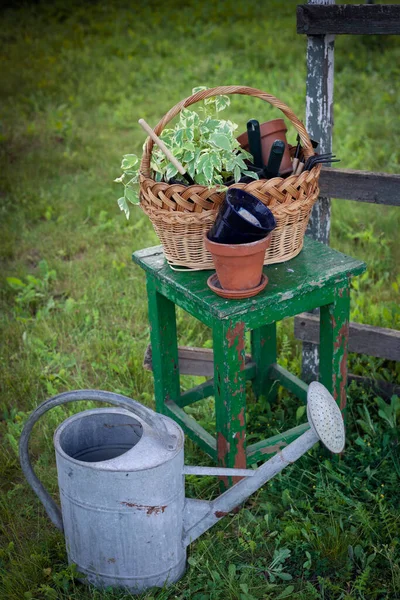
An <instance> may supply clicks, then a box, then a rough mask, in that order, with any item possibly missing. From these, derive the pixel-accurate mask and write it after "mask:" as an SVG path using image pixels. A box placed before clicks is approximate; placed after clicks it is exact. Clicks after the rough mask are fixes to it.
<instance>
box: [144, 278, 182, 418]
mask: <svg viewBox="0 0 400 600" xmlns="http://www.w3.org/2000/svg"><path fill="white" fill-rule="evenodd" d="M147 298H148V303H149V321H150V340H151V347H152V349H153V359H152V360H153V375H154V393H155V400H156V410H157V412H159V413H162V414H165V402H166V401H167V400H169V399H174V398H177V397H179V395H180V382H179V362H178V342H177V335H176V317H175V305H174V304H173V303H172V302H171V301H170V300H168V299H167V298H165V296H162V295H161V294H159V293H158V292H157V290H156V289H155V285H154V280H153V278H152V277H150V276H149V275H148V277H147Z"/></svg>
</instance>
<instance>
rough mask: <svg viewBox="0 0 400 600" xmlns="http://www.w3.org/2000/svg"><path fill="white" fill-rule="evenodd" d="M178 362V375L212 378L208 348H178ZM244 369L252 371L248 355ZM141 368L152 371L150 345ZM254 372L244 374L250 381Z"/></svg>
mask: <svg viewBox="0 0 400 600" xmlns="http://www.w3.org/2000/svg"><path fill="white" fill-rule="evenodd" d="M178 361H179V373H180V375H199V376H203V377H214V352H213V351H212V350H211V349H210V348H192V347H190V346H178ZM245 365H246V366H245V369H246V371H247V369H254V363H253V362H252V359H251V356H250V354H246V356H245ZM143 367H144V369H146V370H147V371H152V369H153V365H152V352H151V344H149V345H148V346H147V348H146V351H145V354H144V360H143ZM253 376H254V370H253V371H250V372H249V374H247V373H246V377H247V379H252V377H253Z"/></svg>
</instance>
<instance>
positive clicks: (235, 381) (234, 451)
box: [213, 321, 246, 491]
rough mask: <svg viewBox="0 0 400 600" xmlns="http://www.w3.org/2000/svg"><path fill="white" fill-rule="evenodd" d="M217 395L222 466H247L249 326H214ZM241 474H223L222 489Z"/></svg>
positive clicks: (241, 324)
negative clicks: (246, 350)
mask: <svg viewBox="0 0 400 600" xmlns="http://www.w3.org/2000/svg"><path fill="white" fill-rule="evenodd" d="M213 345H214V395H215V416H216V431H217V456H218V465H220V466H224V467H236V468H238V469H244V468H246V414H245V413H246V380H245V377H244V373H245V371H244V366H245V326H244V323H243V322H239V323H236V324H235V325H233V324H231V323H228V322H226V321H219V322H217V323H216V324H215V325H214V327H213ZM239 479H240V478H238V477H221V478H220V481H221V483H220V487H221V491H223V490H225V489H226V488H227V487H229V486H230V485H232V483H236V481H238V480H239Z"/></svg>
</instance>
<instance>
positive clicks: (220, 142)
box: [210, 133, 231, 151]
mask: <svg viewBox="0 0 400 600" xmlns="http://www.w3.org/2000/svg"><path fill="white" fill-rule="evenodd" d="M210 142H211V143H212V144H214V145H215V146H217V148H222V149H223V150H228V151H230V150H231V143H230V141H229V138H228V136H226V135H224V134H223V133H213V135H211V136H210Z"/></svg>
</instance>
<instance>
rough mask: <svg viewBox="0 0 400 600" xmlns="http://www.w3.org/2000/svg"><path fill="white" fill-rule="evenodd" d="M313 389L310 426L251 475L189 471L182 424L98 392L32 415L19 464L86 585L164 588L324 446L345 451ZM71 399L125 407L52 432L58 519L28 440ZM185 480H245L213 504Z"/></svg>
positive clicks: (78, 418) (332, 408)
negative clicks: (261, 495) (223, 528)
mask: <svg viewBox="0 0 400 600" xmlns="http://www.w3.org/2000/svg"><path fill="white" fill-rule="evenodd" d="M310 388H311V392H310V393H309V403H310V404H309V418H310V426H311V428H310V429H309V430H308V431H306V432H305V433H304V434H303V435H301V436H300V437H299V438H298V439H297V440H295V441H294V442H292V443H291V444H289V445H288V446H286V447H285V448H284V449H283V450H281V451H279V452H278V453H277V454H276V455H275V456H274V457H273V458H272V459H270V460H269V461H268V462H266V463H265V464H263V465H262V466H261V467H259V468H258V469H255V470H249V469H231V470H230V469H226V468H221V469H219V468H212V467H211V468H209V467H191V466H186V467H185V466H184V453H183V444H184V434H183V431H182V429H181V428H180V427H179V425H178V424H177V423H175V422H174V421H173V420H172V419H169V418H168V417H165V416H160V415H155V413H153V411H149V410H148V409H146V408H145V407H143V406H141V405H139V406H140V410H138V409H137V404H138V403H136V402H134V401H133V400H130V399H127V398H125V397H124V396H118V395H116V394H111V393H107V392H96V391H94V390H92V391H87V390H86V391H82V392H71V393H69V394H61V395H60V396H56V397H54V398H52V399H50V400H48V401H46V402H45V403H43V404H42V405H41V406H39V407H38V408H37V409H36V411H34V413H33V414H32V415H31V417H30V419H29V420H28V422H27V425H26V427H25V429H24V431H23V434H22V436H21V444H20V451H21V465H22V468H23V470H24V473H25V475H26V476H27V479H28V482H29V484H30V485H31V487H32V488H33V489H34V491H35V492H36V493H37V495H38V496H39V498H40V499H41V500H42V502H43V504H44V505H45V508H46V511H47V513H48V514H49V516H50V518H51V519H52V520H53V522H54V523H55V524H56V525H57V526H59V525H61V527H60V528H62V527H63V529H64V533H65V539H66V546H67V553H68V560H69V562H70V563H75V564H76V565H77V568H78V571H79V572H81V573H83V574H84V575H85V580H86V581H87V582H89V583H92V584H94V585H95V586H97V587H107V586H112V587H123V588H127V589H129V590H130V591H131V592H134V593H135V592H137V593H139V592H142V591H145V590H147V589H148V588H150V587H153V586H157V587H162V586H164V585H166V584H171V583H173V582H175V581H177V580H178V579H179V578H180V577H181V576H182V575H183V573H184V571H185V566H186V546H187V545H188V544H189V543H190V542H191V541H193V540H195V539H196V538H197V537H199V535H201V534H202V533H203V532H204V531H206V530H207V529H208V528H209V527H211V526H212V525H213V524H214V523H216V522H217V521H219V520H220V519H221V518H222V517H223V516H225V515H226V514H228V513H229V512H230V511H231V510H232V509H233V508H235V507H236V506H238V505H239V504H241V503H242V502H243V501H244V500H246V499H247V498H248V497H249V496H250V495H251V494H252V493H253V492H255V491H256V490H258V489H259V488H260V487H261V486H262V485H263V484H264V483H265V482H266V481H268V480H269V479H271V478H272V477H273V476H274V475H276V474H277V473H279V472H280V471H281V470H282V469H283V468H284V467H285V466H287V465H289V464H292V463H293V462H295V461H296V460H297V459H298V458H300V456H302V454H304V452H306V451H307V450H308V449H309V448H311V447H312V446H313V445H314V444H315V443H316V442H317V441H318V439H322V440H323V441H324V442H325V443H327V444H328V445H329V447H330V448H331V449H332V451H334V452H340V451H341V449H342V448H343V444H342V441H343V440H344V427H343V419H342V417H341V414H340V410H339V409H338V407H337V405H336V403H335V401H334V399H333V398H332V397H331V396H330V394H329V393H328V392H327V391H326V390H325V388H324V387H323V386H321V385H320V384H315V385H314V387H313V385H311V386H310ZM75 399H81V400H82V399H91V400H99V399H101V401H107V402H112V403H114V404H117V403H119V402H121V403H122V404H123V405H124V406H129V410H126V409H124V408H104V409H93V410H88V411H85V412H83V413H79V414H76V415H74V416H72V417H70V418H68V419H67V420H66V421H64V423H62V424H61V425H60V426H59V427H58V429H57V430H56V432H55V434H54V446H55V451H56V461H57V472H58V483H59V489H60V497H61V506H62V516H61V513H60V511H59V508H58V507H57V505H56V504H55V502H54V501H53V500H52V499H51V498H50V496H49V494H48V493H47V492H46V491H45V490H44V488H43V486H42V484H41V483H40V482H39V481H38V479H37V478H36V476H35V474H34V473H33V470H32V467H31V464H30V461H29V457H28V453H27V452H28V442H29V434H30V431H31V430H32V427H33V424H34V423H35V421H36V420H37V419H38V418H39V417H40V416H41V415H42V414H43V413H44V412H46V411H47V410H49V408H52V407H54V406H57V405H58V404H62V403H64V402H70V401H71V400H75ZM139 413H140V416H139ZM143 417H144V418H143ZM160 420H161V421H162V425H161V424H160V422H159V421H160ZM154 424H155V425H154ZM171 446H173V449H172V448H171ZM189 473H193V474H200V475H203V474H207V475H210V474H211V475H230V476H232V475H234V476H243V475H245V476H246V478H245V479H242V480H241V481H239V482H238V483H237V484H236V485H235V486H233V487H232V488H231V489H229V490H228V491H226V492H225V493H224V494H222V496H220V497H219V498H217V499H216V500H214V501H213V502H207V501H202V500H193V499H187V500H185V497H184V493H185V484H184V474H189ZM32 474H33V475H32ZM49 499H50V501H51V502H49Z"/></svg>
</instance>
